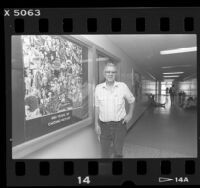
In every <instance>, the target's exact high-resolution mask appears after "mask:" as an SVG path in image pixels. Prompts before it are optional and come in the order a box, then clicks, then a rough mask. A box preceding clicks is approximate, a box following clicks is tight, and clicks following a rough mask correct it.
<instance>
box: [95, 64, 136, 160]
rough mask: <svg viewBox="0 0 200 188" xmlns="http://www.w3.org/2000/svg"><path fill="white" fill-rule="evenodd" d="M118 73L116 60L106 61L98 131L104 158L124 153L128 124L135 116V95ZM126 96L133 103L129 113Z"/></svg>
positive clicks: (97, 107)
mask: <svg viewBox="0 0 200 188" xmlns="http://www.w3.org/2000/svg"><path fill="white" fill-rule="evenodd" d="M116 73H117V68H116V65H115V64H112V63H108V64H106V66H105V68H104V77H105V79H106V81H105V82H103V83H101V84H98V85H97V86H96V89H95V131H96V133H97V135H98V136H99V137H100V143H101V149H102V157H104V158H112V157H114V158H122V157H123V153H122V151H123V145H124V140H125V136H126V134H127V128H126V124H127V123H128V122H129V121H130V120H131V118H132V115H133V110H134V101H135V97H134V96H133V94H132V93H131V91H130V90H129V88H128V86H127V85H126V84H125V83H123V82H117V81H115V77H116ZM125 99H126V100H127V101H128V103H129V112H128V114H126V110H125Z"/></svg>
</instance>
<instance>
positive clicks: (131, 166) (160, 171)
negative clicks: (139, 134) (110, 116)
mask: <svg viewBox="0 0 200 188" xmlns="http://www.w3.org/2000/svg"><path fill="white" fill-rule="evenodd" d="M10 167H11V168H10V169H9V172H8V175H10V177H12V183H11V185H24V184H25V185H27V186H37V185H53V186H64V185H71V186H76V185H151V184H164V185H166V184H167V185H168V184H169V185H170V184H181V185H182V184H183V185H186V184H192V185H197V184H198V183H199V181H198V179H199V178H198V177H199V172H200V168H199V167H200V165H199V161H197V160H192V159H187V160H184V159H173V160H170V159H163V160H162V159H151V160H150V159H148V160H145V159H140V160H130V159H125V160H117V159H116V160H94V159H93V160H25V161H24V160H16V161H15V162H14V163H13V165H11V166H10ZM22 180H23V181H22ZM14 182H15V183H16V184H13V183H14Z"/></svg>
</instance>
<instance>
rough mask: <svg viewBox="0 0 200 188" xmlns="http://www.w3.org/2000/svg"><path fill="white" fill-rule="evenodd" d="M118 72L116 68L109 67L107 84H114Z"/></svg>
mask: <svg viewBox="0 0 200 188" xmlns="http://www.w3.org/2000/svg"><path fill="white" fill-rule="evenodd" d="M116 73H117V70H116V68H115V67H114V66H107V67H106V68H105V72H104V76H105V78H106V81H107V82H114V81H115V76H116Z"/></svg>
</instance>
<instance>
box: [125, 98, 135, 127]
mask: <svg viewBox="0 0 200 188" xmlns="http://www.w3.org/2000/svg"><path fill="white" fill-rule="evenodd" d="M134 109H135V102H133V103H129V111H128V114H127V115H126V116H125V118H124V121H123V123H124V122H126V123H128V122H129V121H130V120H131V119H132V117H133V111H134Z"/></svg>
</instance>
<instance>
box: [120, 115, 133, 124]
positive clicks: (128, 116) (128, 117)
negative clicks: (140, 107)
mask: <svg viewBox="0 0 200 188" xmlns="http://www.w3.org/2000/svg"><path fill="white" fill-rule="evenodd" d="M131 118H132V115H130V114H128V115H126V116H125V117H124V120H123V122H122V123H123V124H124V123H128V122H129V121H130V120H131Z"/></svg>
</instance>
